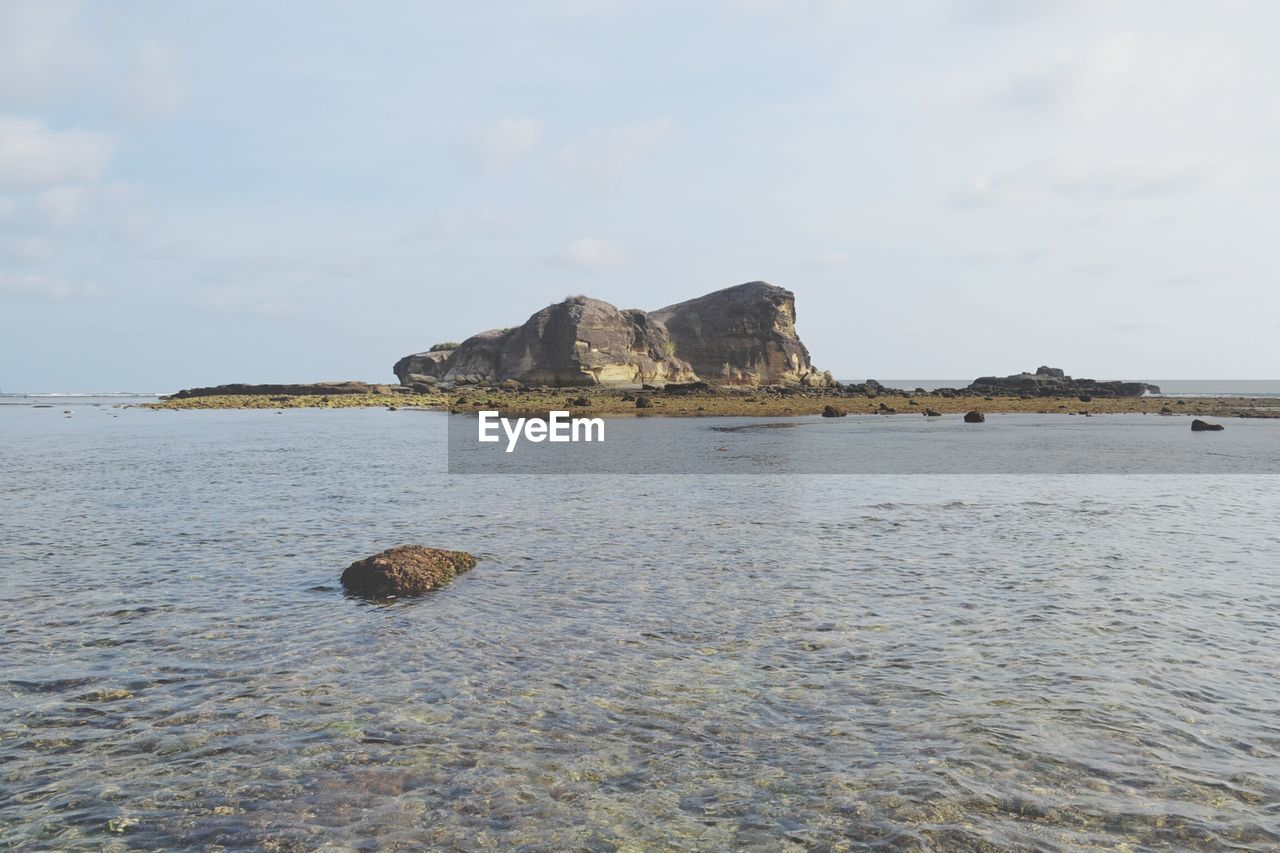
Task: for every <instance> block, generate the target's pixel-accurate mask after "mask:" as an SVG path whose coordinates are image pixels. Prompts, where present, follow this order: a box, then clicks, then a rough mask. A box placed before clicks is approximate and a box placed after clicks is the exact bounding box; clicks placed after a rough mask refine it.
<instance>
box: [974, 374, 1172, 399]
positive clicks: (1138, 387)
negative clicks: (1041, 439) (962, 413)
mask: <svg viewBox="0 0 1280 853" xmlns="http://www.w3.org/2000/svg"><path fill="white" fill-rule="evenodd" d="M964 390H965V391H966V392H968V393H969V394H973V395H1000V396H1008V395H1011V394H1017V395H1020V396H1021V395H1030V396H1034V397H1078V396H1093V397H1141V396H1143V395H1144V394H1159V393H1160V388H1159V387H1158V386H1156V385H1148V384H1147V383H1145V382H1098V381H1097V380H1095V379H1073V378H1072V377H1070V376H1068V375H1067V374H1066V373H1065V372H1063V371H1062V370H1061V369H1060V368H1057V367H1039V368H1037V369H1036V372H1035V373H1015V374H1014V375H1012V376H983V377H980V378H978V379H975V380H974V381H973V384H971V385H970V386H969V387H968V388H966V389H964Z"/></svg>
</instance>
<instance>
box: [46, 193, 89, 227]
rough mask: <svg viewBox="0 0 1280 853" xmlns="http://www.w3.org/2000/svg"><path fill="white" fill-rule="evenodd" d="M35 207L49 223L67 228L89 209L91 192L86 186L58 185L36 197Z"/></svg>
mask: <svg viewBox="0 0 1280 853" xmlns="http://www.w3.org/2000/svg"><path fill="white" fill-rule="evenodd" d="M35 209H36V212H37V213H38V214H39V215H40V218H41V219H42V220H44V221H45V222H46V223H48V224H49V225H53V226H55V227H58V228H65V227H67V226H68V225H71V224H72V223H74V222H75V221H76V220H77V219H79V218H80V217H82V216H83V215H84V214H85V212H86V211H87V210H88V209H89V193H88V191H87V190H86V189H85V188H84V187H56V188H55V189H51V190H45V191H44V192H42V193H40V194H39V195H37V196H36V198H35Z"/></svg>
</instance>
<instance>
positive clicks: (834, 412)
mask: <svg viewBox="0 0 1280 853" xmlns="http://www.w3.org/2000/svg"><path fill="white" fill-rule="evenodd" d="M846 414H848V413H847V412H843V411H841V410H840V409H837V408H836V407H835V406H823V407H822V416H823V417H824V418H843V417H844V416H845V415H846Z"/></svg>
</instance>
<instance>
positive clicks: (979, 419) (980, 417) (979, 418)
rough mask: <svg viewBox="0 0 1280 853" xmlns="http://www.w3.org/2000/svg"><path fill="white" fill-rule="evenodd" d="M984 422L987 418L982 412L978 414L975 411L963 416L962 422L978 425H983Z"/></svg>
mask: <svg viewBox="0 0 1280 853" xmlns="http://www.w3.org/2000/svg"><path fill="white" fill-rule="evenodd" d="M986 420H987V416H986V415H984V414H982V412H979V411H978V410H976V409H975V410H974V411H972V412H969V413H968V414H966V415H965V416H964V422H965V423H967V424H980V423H984V422H985V421H986Z"/></svg>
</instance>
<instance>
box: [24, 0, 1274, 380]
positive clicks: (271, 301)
mask: <svg viewBox="0 0 1280 853" xmlns="http://www.w3.org/2000/svg"><path fill="white" fill-rule="evenodd" d="M1277 32H1280V4H1276V3H1272V2H1268V0H1257V2H1242V0H1219V2H1215V3H1204V2H1201V0H1123V2H1122V1H1121V0H902V2H895V3H880V2H871V0H865V2H860V1H859V0H845V2H836V0H702V2H696V3H689V2H686V0H678V1H677V0H672V2H666V0H637V2H629V0H597V2H589V0H547V2H539V0H517V2H500V0H494V2H485V3H465V4H464V3H456V2H393V0H380V2H376V3H357V2H353V0H346V2H335V1H334V0H305V2H296V1H295V0H273V2H271V3H260V2H246V1H245V0H229V1H228V0H220V2H212V0H206V2H186V3H172V2H169V0H157V1H156V2H145V1H144V0H119V1H118V2H106V0H102V2H74V0H0V389H3V390H4V391H91V390H96V391H108V390H136V391H161V392H164V391H173V390H176V389H178V388H181V387H190V386H196V385H208V384H218V383H223V382H304V381H317V380H336V379H365V380H376V381H394V378H393V376H392V373H391V365H392V364H393V363H394V362H395V361H396V359H398V358H399V357H400V356H402V355H405V354H407V353H411V352H417V351H421V350H424V349H426V348H427V347H429V346H430V345H431V344H432V343H435V342H437V341H443V340H460V339H462V338H465V337H466V336H468V335H470V334H473V333H475V332H478V331H481V330H484V329H489V328H494V327H500V326H511V325H517V324H519V323H521V322H523V321H524V320H525V319H526V318H527V317H528V316H529V315H530V314H532V313H533V312H535V311H537V310H538V309H540V308H542V307H543V306H545V305H547V304H550V303H552V302H556V301H558V300H560V299H562V298H564V297H565V296H567V295H570V294H578V293H585V294H588V295H591V296H595V297H598V298H601V299H605V300H608V301H610V302H613V303H614V304H616V305H618V306H619V307H624V308H631V307H634V308H645V309H655V308H659V307H662V306H664V305H667V304H670V303H673V302H677V301H680V300H682V299H686V298H691V297H693V296H697V295H701V294H703V293H706V292H709V291H712V290H717V289H719V288H722V287H727V286H730V285H734V284H738V283H741V282H744V281H752V280H756V279H764V280H767V281H771V282H773V283H775V284H779V285H782V286H784V287H787V288H789V289H791V290H792V291H794V292H795V293H796V297H797V328H798V330H799V332H800V335H801V337H802V339H803V340H804V341H805V343H806V344H807V345H808V347H809V350H810V352H811V354H812V356H813V361H814V363H815V365H817V366H818V367H819V368H820V369H829V370H831V371H832V372H833V373H834V374H835V375H836V376H837V377H839V378H842V379H853V380H862V379H866V378H900V377H921V378H924V377H937V378H947V379H951V378H972V377H976V376H978V375H985V374H1007V373H1015V372H1018V371H1020V370H1023V369H1035V368H1036V367H1037V366H1038V365H1041V364H1049V365H1054V366H1059V367H1062V368H1065V369H1066V370H1067V372H1068V373H1072V374H1074V375H1076V376H1088V377H1093V378H1098V379H1117V378H1126V379H1139V378H1169V377H1180V378H1265V379H1274V378H1278V377H1280V263H1278V261H1280V239H1277V236H1276V234H1277V231H1278V229H1280V110H1277V109H1276V94H1275V90H1276V87H1277V85H1278V84H1280V53H1277V52H1276V51H1275V49H1274V36H1275V33H1277Z"/></svg>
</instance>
